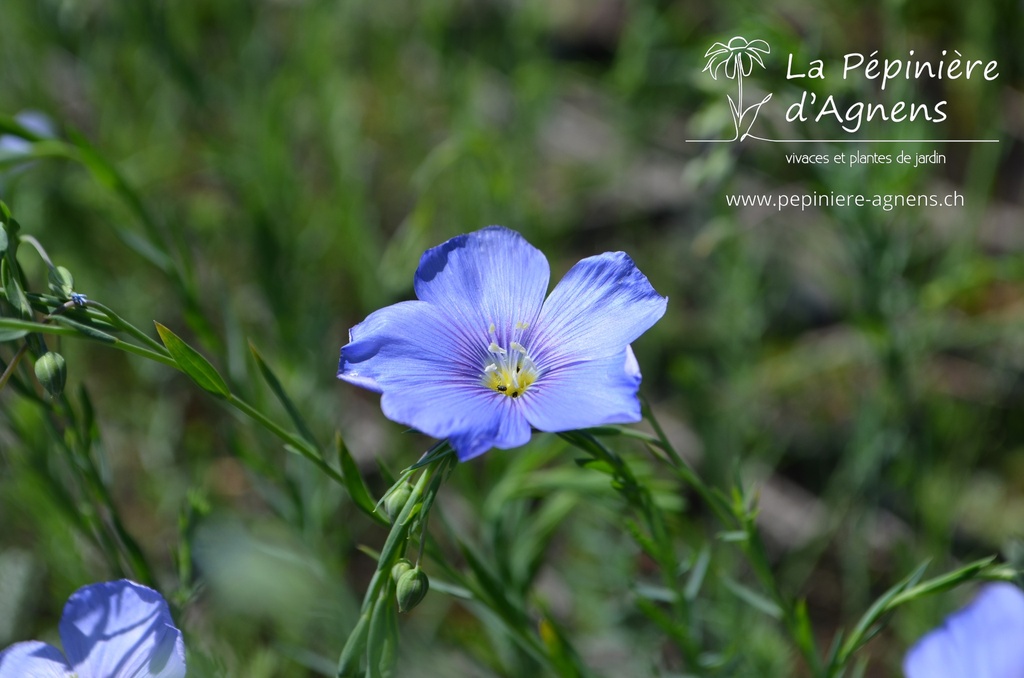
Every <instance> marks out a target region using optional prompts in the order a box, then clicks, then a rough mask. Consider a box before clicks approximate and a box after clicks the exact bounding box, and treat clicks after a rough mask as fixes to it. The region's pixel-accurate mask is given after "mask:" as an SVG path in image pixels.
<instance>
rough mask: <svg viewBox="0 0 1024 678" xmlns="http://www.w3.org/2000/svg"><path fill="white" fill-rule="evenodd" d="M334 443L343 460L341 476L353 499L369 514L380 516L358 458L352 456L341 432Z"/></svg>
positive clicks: (339, 456) (340, 458) (339, 457)
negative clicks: (360, 471)
mask: <svg viewBox="0 0 1024 678" xmlns="http://www.w3.org/2000/svg"><path fill="white" fill-rule="evenodd" d="M334 444H335V446H336V447H337V448H338V459H339V460H340V461H341V476H342V478H344V479H345V489H347V490H348V493H349V495H351V497H352V501H354V502H355V503H356V506H358V507H359V508H361V509H362V510H363V511H365V512H366V513H368V514H369V515H371V516H375V517H379V515H380V514H378V513H377V511H376V508H377V503H376V502H375V501H374V500H373V497H372V496H371V495H370V490H369V488H367V487H366V483H365V482H364V481H363V476H362V474H361V473H359V467H358V466H357V465H356V460H355V459H353V458H352V453H351V452H349V451H348V447H346V446H345V441H344V440H342V438H341V434H337V435H336V436H335V438H334Z"/></svg>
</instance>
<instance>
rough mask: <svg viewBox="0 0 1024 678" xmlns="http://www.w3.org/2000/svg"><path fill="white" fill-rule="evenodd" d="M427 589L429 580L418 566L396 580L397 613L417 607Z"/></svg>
mask: <svg viewBox="0 0 1024 678" xmlns="http://www.w3.org/2000/svg"><path fill="white" fill-rule="evenodd" d="M429 588H430V580H428V579H427V574H426V573H425V572H424V571H423V570H421V569H420V568H419V566H417V567H414V568H412V569H411V570H409V571H408V572H406V573H405V574H403V575H402V576H401V577H400V578H399V580H398V584H397V587H396V592H395V594H396V597H397V598H398V611H399V612H408V611H409V610H411V609H412V608H414V607H416V606H417V605H419V604H420V601H421V600H423V597H424V596H426V595H427V590H428V589H429Z"/></svg>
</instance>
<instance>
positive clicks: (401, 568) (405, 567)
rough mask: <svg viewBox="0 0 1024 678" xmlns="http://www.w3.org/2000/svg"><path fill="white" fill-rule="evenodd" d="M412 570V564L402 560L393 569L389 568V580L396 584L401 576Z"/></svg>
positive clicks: (405, 559) (404, 559)
mask: <svg viewBox="0 0 1024 678" xmlns="http://www.w3.org/2000/svg"><path fill="white" fill-rule="evenodd" d="M411 569H412V563H410V562H409V559H408V558H402V559H401V560H399V561H398V562H397V563H395V565H394V567H392V568H391V578H392V579H393V580H394V581H395V583H396V584H397V583H398V580H399V579H401V578H402V575H403V574H405V573H406V572H408V571H409V570H411Z"/></svg>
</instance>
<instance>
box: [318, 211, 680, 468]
mask: <svg viewBox="0 0 1024 678" xmlns="http://www.w3.org/2000/svg"><path fill="white" fill-rule="evenodd" d="M549 276H550V270H549V268H548V262H547V259H546V258H545V257H544V255H543V254H542V253H541V252H540V250H538V249H536V248H535V247H533V246H532V245H530V244H529V243H528V242H526V240H525V239H524V238H523V237H522V236H521V235H519V234H518V233H516V232H515V231H511V230H509V229H507V228H502V227H500V226H491V227H489V228H485V229H483V230H480V231H476V232H474V233H470V234H468V235H461V236H458V237H455V238H452V239H451V240H449V241H448V242H446V243H444V244H442V245H439V246H438V247H434V248H433V249H429V250H427V251H426V252H425V253H424V254H423V257H422V258H421V259H420V265H419V268H418V269H417V270H416V276H415V279H414V287H415V291H416V296H417V297H418V300H417V301H406V302H401V303H398V304H395V305H393V306H388V307H387V308H383V309H381V310H379V311H376V312H375V313H372V314H370V316H369V317H368V318H366V320H364V321H363V322H362V323H360V324H358V325H356V326H355V327H353V328H352V330H351V331H350V332H349V343H348V344H347V345H345V346H344V347H343V348H342V349H341V362H340V365H339V368H338V377H339V378H340V379H344V380H345V381H348V382H350V383H352V384H356V385H358V386H362V387H364V388H367V389H370V390H371V391H376V392H377V393H380V394H381V409H382V410H383V412H384V415H385V416H387V417H388V418H389V419H391V420H393V421H396V422H399V423H401V424H405V425H407V426H411V427H412V428H415V429H417V430H419V431H422V432H423V433H426V434H428V435H430V436H433V437H435V438H448V439H449V442H450V443H451V445H452V447H453V448H454V449H455V451H456V453H457V454H458V456H459V459H461V460H463V461H465V460H467V459H472V458H473V457H476V456H478V455H480V454H483V453H484V452H486V451H487V450H489V449H491V448H492V447H498V448H501V449H509V448H512V447H518V446H520V445H523V444H525V443H526V442H527V441H528V440H529V439H530V433H531V427H532V428H536V429H539V430H541V431H549V432H557V431H569V430H574V429H579V428H587V427H591V426H599V425H602V424H612V423H627V422H634V421H639V420H640V402H639V400H638V399H637V389H638V388H639V386H640V369H639V367H638V365H637V362H636V358H635V357H634V356H633V351H632V349H630V347H629V344H630V342H632V341H633V340H635V339H636V338H637V337H639V336H640V335H641V334H643V333H644V332H645V331H646V330H647V329H648V328H649V327H651V325H653V324H654V323H655V322H657V321H658V319H659V318H661V316H662V315H664V313H665V306H666V304H667V302H668V300H667V299H666V298H665V297H662V296H660V295H659V294H658V293H657V292H655V291H654V289H653V288H652V287H651V284H650V283H649V282H648V281H647V278H646V277H645V276H644V275H643V274H642V273H640V271H639V270H637V268H636V266H635V265H634V264H633V261H632V260H631V259H630V258H629V257H628V256H627V255H626V254H625V253H623V252H606V253H605V254H601V255H598V256H594V257H588V258H587V259H584V260H582V261H580V262H579V263H578V264H576V265H575V266H574V267H573V268H572V270H570V271H569V272H568V273H567V274H566V275H565V277H564V278H563V279H562V281H561V282H560V283H558V285H557V286H556V287H555V289H554V290H553V291H552V292H551V294H550V296H548V297H547V299H545V294H546V293H547V289H548V278H549Z"/></svg>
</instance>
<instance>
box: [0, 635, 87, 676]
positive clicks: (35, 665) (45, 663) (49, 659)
mask: <svg viewBox="0 0 1024 678" xmlns="http://www.w3.org/2000/svg"><path fill="white" fill-rule="evenodd" d="M70 675H71V667H70V666H68V663H67V662H66V661H64V655H63V654H61V652H60V650H58V649H57V648H55V647H54V646H53V645H47V644H46V643H41V642H39V641H38V640H29V641H26V642H24V643H15V644H14V645H11V646H10V647H9V648H7V649H6V650H4V651H3V652H0V678H26V677H28V678H67V677H68V676H70Z"/></svg>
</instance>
